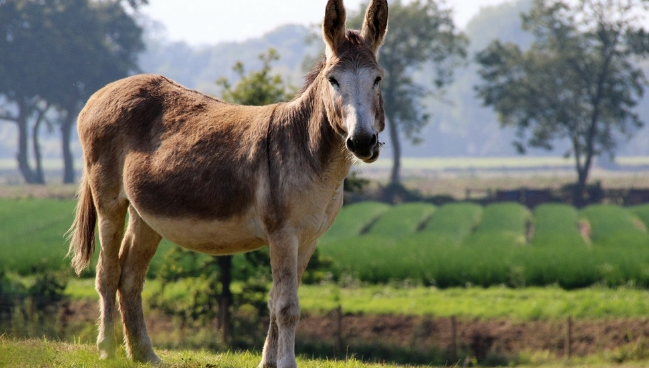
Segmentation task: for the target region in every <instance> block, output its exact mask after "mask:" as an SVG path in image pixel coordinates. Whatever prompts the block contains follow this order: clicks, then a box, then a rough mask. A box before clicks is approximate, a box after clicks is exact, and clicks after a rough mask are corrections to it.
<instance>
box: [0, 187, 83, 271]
mask: <svg viewBox="0 0 649 368" xmlns="http://www.w3.org/2000/svg"><path fill="white" fill-rule="evenodd" d="M75 205H76V204H75V202H74V201H70V200H55V199H39V200H34V199H2V200H0V234H2V239H0V268H4V269H7V270H12V271H14V272H18V273H20V274H24V275H27V274H30V273H33V272H34V269H35V268H47V269H56V270H59V269H62V268H63V267H64V264H65V262H64V258H65V255H66V254H67V252H68V245H67V243H66V239H65V237H64V234H65V232H66V231H67V230H68V228H69V227H70V225H71V224H72V221H71V220H72V216H73V211H74V208H75Z"/></svg>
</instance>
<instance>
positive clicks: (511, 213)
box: [464, 202, 532, 248]
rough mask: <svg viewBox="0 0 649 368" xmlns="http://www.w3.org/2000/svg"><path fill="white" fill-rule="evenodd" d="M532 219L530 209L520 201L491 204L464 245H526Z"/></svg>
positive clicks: (485, 209) (482, 246) (481, 246)
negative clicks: (528, 227)
mask: <svg viewBox="0 0 649 368" xmlns="http://www.w3.org/2000/svg"><path fill="white" fill-rule="evenodd" d="M531 219H532V216H531V214H530V211H529V210H528V209H527V208H526V207H525V206H523V205H521V204H519V203H513V202H502V203H494V204H490V205H488V206H486V207H485V208H484V212H483V214H482V221H480V223H479V224H478V226H477V227H476V229H475V232H473V234H471V235H470V236H468V237H467V238H465V240H464V245H468V246H472V247H480V248H484V247H492V246H496V245H498V246H505V247H511V246H522V245H525V244H526V242H527V226H528V223H529V222H530V221H531Z"/></svg>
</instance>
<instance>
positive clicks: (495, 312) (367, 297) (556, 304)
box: [299, 285, 649, 321]
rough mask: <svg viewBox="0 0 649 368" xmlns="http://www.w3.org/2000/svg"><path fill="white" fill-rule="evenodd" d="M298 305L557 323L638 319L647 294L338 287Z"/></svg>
mask: <svg viewBox="0 0 649 368" xmlns="http://www.w3.org/2000/svg"><path fill="white" fill-rule="evenodd" d="M299 297H300V306H301V307H302V309H303V310H304V311H308V312H312V313H313V312H328V311H330V310H333V309H335V308H336V307H337V306H338V305H341V307H342V309H343V311H344V312H346V313H352V314H370V315H372V314H398V315H414V316H426V315H432V316H438V317H450V316H458V317H461V318H467V319H472V318H478V319H494V318H496V319H499V318H503V319H510V320H514V321H526V320H539V319H542V320H563V319H565V318H567V317H569V316H571V317H574V318H580V319H609V318H644V317H646V316H647V315H648V314H649V292H648V291H646V290H638V289H630V288H626V289H625V288H619V289H608V288H586V289H580V290H572V291H566V290H563V289H561V288H558V287H547V288H538V287H531V288H524V289H510V288H504V287H490V288H486V289H483V288H476V287H473V288H450V289H443V290H442V289H436V288H426V287H414V288H403V287H400V286H399V285H393V286H378V285H375V286H367V287H362V288H350V289H345V288H340V287H337V286H335V285H330V286H310V285H302V286H301V287H300V290H299Z"/></svg>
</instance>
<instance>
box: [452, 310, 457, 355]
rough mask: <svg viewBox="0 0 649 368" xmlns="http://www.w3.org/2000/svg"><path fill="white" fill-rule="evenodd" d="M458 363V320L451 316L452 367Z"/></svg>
mask: <svg viewBox="0 0 649 368" xmlns="http://www.w3.org/2000/svg"><path fill="white" fill-rule="evenodd" d="M456 362H457V319H456V318H455V316H451V363H452V364H451V365H454V364H455V363H456Z"/></svg>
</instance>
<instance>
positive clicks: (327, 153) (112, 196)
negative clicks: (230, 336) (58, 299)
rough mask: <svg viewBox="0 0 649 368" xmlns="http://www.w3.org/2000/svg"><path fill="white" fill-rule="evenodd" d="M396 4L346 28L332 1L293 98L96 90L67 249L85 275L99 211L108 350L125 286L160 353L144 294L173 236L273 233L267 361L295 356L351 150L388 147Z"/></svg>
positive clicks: (136, 86)
mask: <svg viewBox="0 0 649 368" xmlns="http://www.w3.org/2000/svg"><path fill="white" fill-rule="evenodd" d="M387 6H388V5H387V1H386V0H373V1H372V2H371V4H370V5H369V7H368V9H367V12H366V14H365V21H364V24H363V27H362V29H361V31H360V32H357V31H352V30H345V18H346V16H345V8H344V6H343V2H342V0H329V1H328V3H327V6H326V11H325V18H324V23H323V27H322V28H323V29H322V31H323V32H322V33H323V38H324V41H325V44H326V54H325V57H324V58H323V60H322V62H321V63H320V64H319V65H318V66H317V67H316V69H314V71H313V72H311V73H310V74H309V76H308V77H307V82H306V85H305V86H304V88H303V89H302V91H301V92H300V93H299V94H298V95H297V96H296V97H295V99H293V100H292V101H290V102H287V103H278V104H274V105H268V106H260V107H253V106H239V105H233V104H229V103H225V102H223V101H220V100H218V99H215V98H211V97H208V96H205V95H203V94H201V93H198V92H196V91H192V90H189V89H186V88H184V87H182V86H180V85H178V84H176V83H174V82H172V81H170V80H169V79H166V78H164V77H162V76H158V75H137V76H133V77H130V78H126V79H123V80H120V81H117V82H114V83H112V84H109V85H107V86H106V87H104V88H102V89H101V90H99V91H98V92H97V93H95V94H94V95H93V96H92V97H91V98H90V100H89V101H88V103H87V104H86V106H85V107H84V109H83V110H82V111H81V113H80V114H79V120H78V125H77V128H78V131H79V137H80V139H81V144H82V146H83V152H84V162H85V173H84V177H83V180H82V182H81V187H80V188H79V203H78V207H77V214H76V219H75V222H74V224H73V226H72V229H71V230H70V233H71V243H70V254H71V256H72V265H73V266H74V268H75V269H76V271H77V273H79V272H81V270H83V269H84V268H85V267H87V266H88V263H89V261H90V259H91V256H92V253H93V251H94V239H95V235H94V231H95V225H96V224H97V223H98V227H99V239H100V243H101V251H100V255H99V262H98V264H97V280H96V288H97V291H98V293H99V295H100V309H101V316H100V320H99V336H98V338H97V345H98V348H99V352H100V355H101V357H102V358H109V357H112V356H113V355H114V354H115V348H116V344H117V342H116V339H115V334H114V323H115V321H114V320H113V315H114V311H115V307H116V305H115V302H116V300H115V299H116V298H115V296H116V295H118V296H119V298H118V300H119V310H120V312H121V315H122V322H123V324H124V331H125V343H126V350H127V353H128V355H129V357H131V358H132V359H134V360H136V361H143V362H159V361H160V359H159V358H158V356H157V355H156V354H155V353H154V352H153V347H152V344H151V340H150V339H149V335H148V333H147V329H146V326H145V323H144V316H143V312H142V297H141V292H142V287H143V284H144V275H145V273H146V270H147V268H148V266H149V262H150V261H151V258H152V257H153V254H154V253H155V251H156V249H157V247H158V243H159V242H160V240H161V238H162V237H164V238H166V239H168V240H170V241H172V242H174V243H176V244H179V245H181V246H183V247H185V248H187V249H191V250H195V251H199V252H205V253H209V254H214V255H225V254H233V253H239V252H247V251H251V250H254V249H258V248H261V247H263V246H264V245H266V244H268V245H269V247H270V258H271V260H270V262H271V268H272V278H273V286H272V290H271V292H270V296H269V301H268V306H269V308H270V327H269V329H268V336H267V337H266V342H265V344H264V350H263V356H262V360H261V363H260V365H259V366H260V367H295V366H296V363H295V352H294V342H295V326H296V324H297V323H298V320H299V317H300V307H299V303H298V297H297V289H298V284H299V281H300V278H301V276H302V273H303V272H304V269H305V268H306V266H307V263H308V261H309V258H310V257H311V255H312V253H313V250H314V249H315V246H316V240H317V239H318V237H319V236H320V235H321V234H322V233H324V232H325V231H326V230H327V228H329V226H330V225H331V223H332V222H333V220H334V217H335V216H336V214H337V213H338V211H339V210H340V207H341V205H342V194H343V189H342V183H343V179H344V178H345V176H346V175H347V173H348V172H349V169H350V166H351V164H352V162H353V161H354V156H355V157H357V158H358V159H360V160H362V161H364V162H373V161H375V160H376V159H377V158H378V156H379V148H380V144H379V141H378V133H379V132H381V131H382V130H383V128H384V114H383V100H382V97H381V90H380V83H379V82H380V81H381V77H382V75H383V71H382V69H381V67H380V66H379V64H378V63H377V58H376V55H377V52H378V48H379V46H380V45H381V43H382V41H383V38H384V36H385V33H386V29H387V21H388V9H387ZM127 211H128V214H129V224H128V228H127V229H126V234H124V222H125V217H126V212H127Z"/></svg>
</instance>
